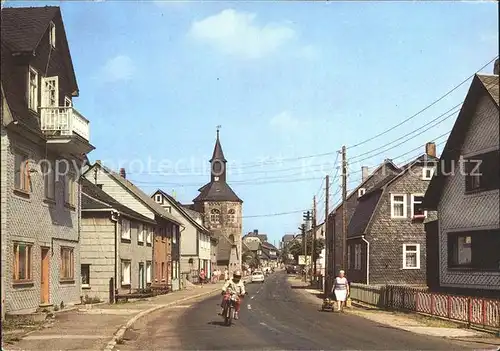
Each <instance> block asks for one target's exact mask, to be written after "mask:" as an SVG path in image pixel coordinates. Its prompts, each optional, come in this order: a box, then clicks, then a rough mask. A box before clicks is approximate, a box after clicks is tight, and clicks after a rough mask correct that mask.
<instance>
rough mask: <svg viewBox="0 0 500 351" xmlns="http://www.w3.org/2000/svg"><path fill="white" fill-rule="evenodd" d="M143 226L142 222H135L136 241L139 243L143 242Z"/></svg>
mask: <svg viewBox="0 0 500 351" xmlns="http://www.w3.org/2000/svg"><path fill="white" fill-rule="evenodd" d="M144 227H145V226H144V225H143V224H142V223H138V224H137V241H138V242H140V243H143V242H144Z"/></svg>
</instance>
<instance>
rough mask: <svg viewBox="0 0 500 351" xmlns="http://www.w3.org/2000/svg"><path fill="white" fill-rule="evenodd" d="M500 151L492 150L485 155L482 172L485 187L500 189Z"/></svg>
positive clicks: (486, 188) (487, 188)
mask: <svg viewBox="0 0 500 351" xmlns="http://www.w3.org/2000/svg"><path fill="white" fill-rule="evenodd" d="M499 156H500V152H499V151H492V152H488V153H486V154H484V155H483V157H482V160H483V163H482V164H481V172H482V174H483V181H484V189H485V190H494V189H500V160H499Z"/></svg>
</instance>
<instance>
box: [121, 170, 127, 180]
mask: <svg viewBox="0 0 500 351" xmlns="http://www.w3.org/2000/svg"><path fill="white" fill-rule="evenodd" d="M120 177H122V178H124V179H127V173H125V168H120Z"/></svg>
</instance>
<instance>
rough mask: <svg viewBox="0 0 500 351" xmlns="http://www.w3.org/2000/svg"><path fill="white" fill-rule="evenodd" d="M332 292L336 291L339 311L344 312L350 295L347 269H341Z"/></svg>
mask: <svg viewBox="0 0 500 351" xmlns="http://www.w3.org/2000/svg"><path fill="white" fill-rule="evenodd" d="M332 293H335V299H336V300H337V311H339V312H344V307H345V305H346V301H347V296H349V282H348V281H347V278H346V277H345V271H343V270H341V271H339V276H338V277H336V278H335V280H334V282H333V286H332Z"/></svg>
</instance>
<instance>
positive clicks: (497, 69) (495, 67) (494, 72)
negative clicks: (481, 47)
mask: <svg viewBox="0 0 500 351" xmlns="http://www.w3.org/2000/svg"><path fill="white" fill-rule="evenodd" d="M498 71H499V68H498V59H496V60H495V65H494V66H493V74H496V75H497V76H498Z"/></svg>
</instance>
